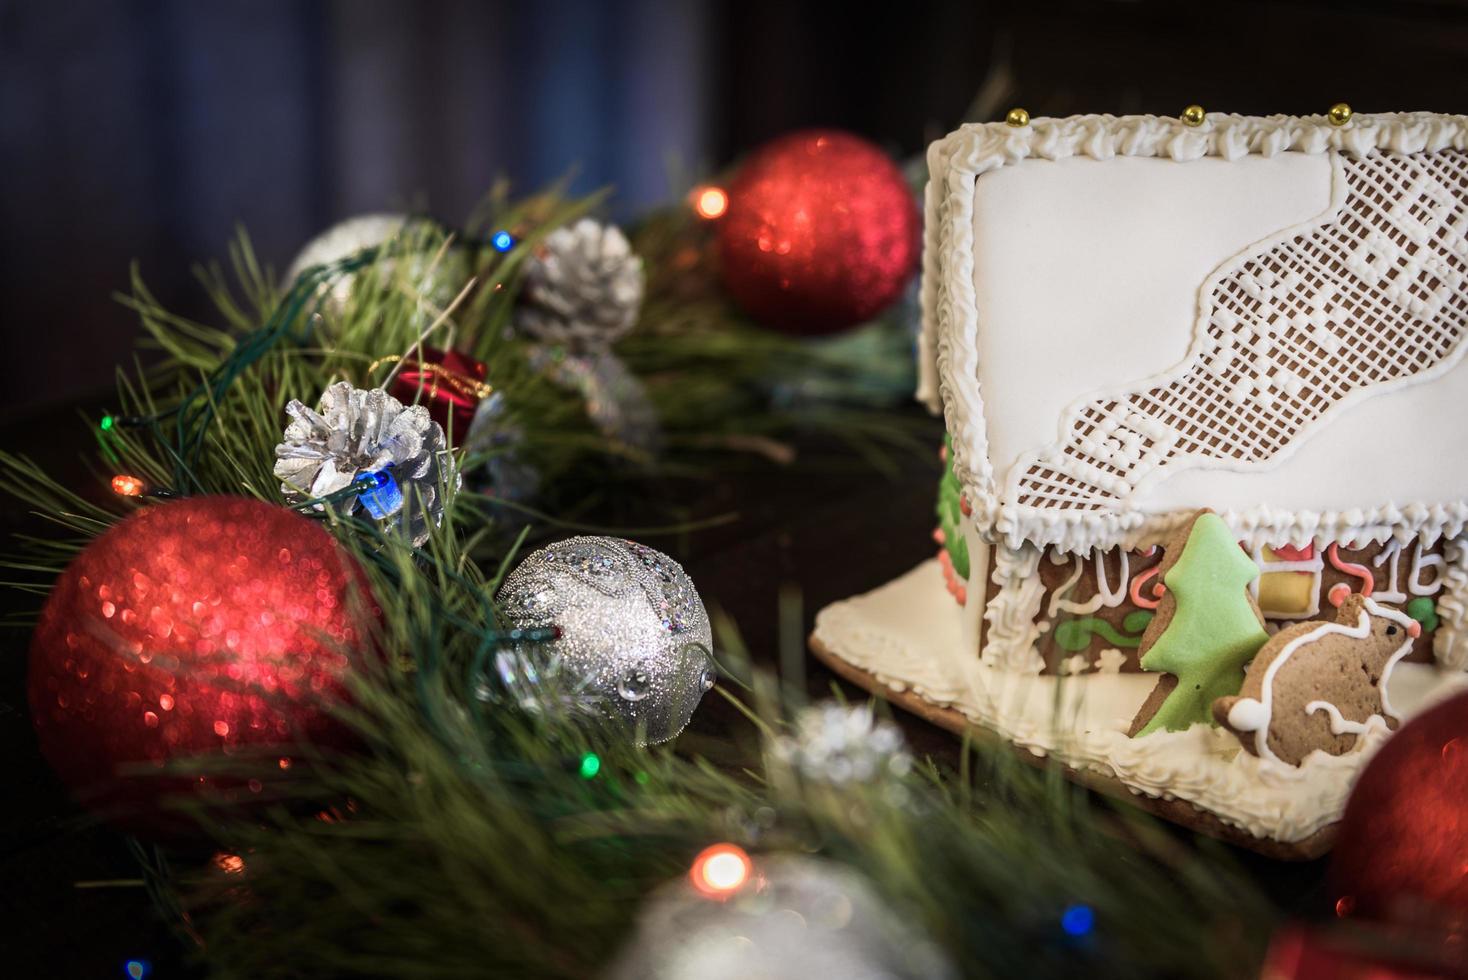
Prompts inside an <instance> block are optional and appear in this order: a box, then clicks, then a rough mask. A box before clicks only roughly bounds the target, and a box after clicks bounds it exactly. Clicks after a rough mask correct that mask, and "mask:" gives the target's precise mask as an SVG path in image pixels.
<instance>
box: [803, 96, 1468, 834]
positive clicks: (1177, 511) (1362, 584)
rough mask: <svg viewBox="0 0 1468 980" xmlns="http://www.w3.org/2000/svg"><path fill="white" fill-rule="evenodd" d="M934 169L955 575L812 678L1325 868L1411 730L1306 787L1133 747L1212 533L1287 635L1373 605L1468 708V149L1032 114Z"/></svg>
mask: <svg viewBox="0 0 1468 980" xmlns="http://www.w3.org/2000/svg"><path fill="white" fill-rule="evenodd" d="M928 163H929V171H930V182H929V185H928V189H927V197H926V218H927V226H926V231H925V248H924V261H923V283H922V298H923V309H924V326H923V334H922V341H921V345H920V360H921V364H920V370H921V379H922V380H921V386H920V390H919V393H918V394H919V397H920V398H921V399H922V400H924V401H925V402H926V403H927V404H928V405H929V406H931V407H932V408H933V410H935V411H941V412H942V413H943V415H944V418H945V421H946V424H947V429H948V434H949V449H948V450H947V451H946V452H945V459H946V461H947V475H946V478H945V479H946V483H947V486H946V487H945V493H944V495H943V498H942V499H940V516H941V517H943V518H944V519H943V521H942V525H941V527H940V529H939V532H938V535H937V536H938V538H939V540H940V543H941V547H942V552H941V554H940V557H939V559H938V560H936V561H934V562H931V563H928V564H926V565H924V566H923V567H921V568H918V569H915V570H914V571H913V572H911V573H909V574H908V575H907V576H904V577H903V578H901V579H899V580H897V581H896V582H893V583H890V584H889V585H888V586H885V587H883V588H882V589H879V590H877V591H876V592H874V593H871V594H869V595H867V596H863V597H858V598H856V599H853V600H849V601H847V602H843V603H838V604H836V605H835V606H833V607H830V608H829V609H827V610H825V611H823V612H822V614H821V615H820V617H819V618H818V621H817V630H816V634H815V636H814V637H813V645H814V646H815V647H816V649H817V651H818V652H819V653H821V654H822V655H823V656H826V657H828V658H829V659H831V660H832V661H833V662H835V663H837V664H838V665H839V666H841V667H843V668H854V669H855V671H856V672H858V673H859V676H861V677H862V678H863V679H865V680H867V681H868V682H870V683H872V684H878V683H880V684H882V685H883V686H885V687H888V688H895V689H899V690H900V691H902V692H904V694H903V697H905V698H907V699H908V700H909V701H910V702H911V703H913V705H914V706H915V707H918V708H919V709H921V710H926V711H929V712H930V713H933V712H936V714H935V717H940V718H943V719H945V720H946V722H947V723H949V724H950V725H952V726H956V725H957V724H958V723H959V722H960V721H961V722H962V723H965V724H971V723H977V724H979V725H982V726H984V727H985V728H988V729H992V730H993V731H995V732H997V733H998V734H999V735H1000V736H1002V737H1004V738H1006V739H1008V740H1010V741H1012V742H1014V743H1016V744H1017V745H1019V746H1021V747H1023V748H1024V749H1026V750H1028V751H1029V752H1031V753H1034V754H1037V755H1040V754H1043V755H1054V756H1056V757H1057V758H1059V759H1061V760H1062V761H1063V762H1065V763H1066V764H1067V765H1068V766H1070V767H1072V768H1073V769H1074V770H1075V771H1076V772H1077V773H1081V774H1084V776H1085V777H1086V778H1088V779H1089V780H1091V781H1093V782H1097V783H1100V784H1110V785H1111V788H1115V789H1119V790H1123V791H1125V792H1127V793H1129V794H1133V795H1135V796H1137V797H1139V798H1141V799H1143V800H1146V801H1152V803H1153V804H1154V808H1156V809H1159V810H1160V811H1162V812H1165V813H1166V814H1167V815H1168V816H1171V817H1174V818H1175V819H1181V820H1182V821H1183V822H1185V823H1192V824H1194V825H1196V826H1199V827H1202V828H1203V829H1206V830H1211V831H1214V832H1216V833H1219V834H1220V835H1222V836H1230V837H1234V838H1236V839H1240V840H1242V841H1244V842H1245V843H1252V844H1255V845H1259V846H1260V847H1261V849H1272V850H1273V851H1276V852H1280V853H1284V854H1287V855H1289V856H1301V855H1306V854H1311V853H1319V852H1320V851H1321V850H1323V849H1324V848H1325V847H1327V846H1328V844H1329V839H1330V826H1331V824H1332V823H1333V822H1334V821H1335V820H1336V819H1338V817H1339V814H1340V811H1341V808H1342V806H1343V803H1344V798H1345V793H1346V792H1347V790H1348V788H1349V784H1350V778H1351V776H1352V774H1354V772H1355V770H1356V769H1357V768H1358V767H1359V766H1360V764H1361V763H1362V761H1363V760H1364V759H1365V758H1366V757H1367V756H1368V755H1369V753H1370V752H1371V751H1372V749H1373V747H1374V745H1375V744H1378V743H1379V741H1380V740H1381V738H1384V737H1386V732H1387V731H1388V730H1389V728H1390V725H1391V724H1395V722H1396V721H1397V720H1398V719H1395V718H1388V719H1385V720H1386V721H1387V722H1388V723H1389V724H1388V725H1386V726H1382V731H1381V732H1380V733H1378V734H1376V735H1374V736H1373V737H1366V736H1365V735H1363V736H1362V737H1360V738H1357V739H1355V743H1356V744H1354V745H1353V746H1352V750H1351V751H1347V752H1343V753H1341V754H1327V753H1324V752H1322V753H1317V754H1315V755H1312V756H1311V757H1310V758H1309V759H1306V760H1305V762H1304V763H1303V764H1301V765H1298V766H1279V765H1275V764H1274V761H1272V760H1270V759H1268V758H1266V759H1262V760H1261V759H1260V758H1258V757H1256V756H1255V755H1253V754H1251V753H1249V752H1243V751H1241V750H1240V747H1239V744H1238V742H1237V740H1234V739H1231V738H1230V736H1229V734H1228V733H1227V732H1226V731H1223V730H1222V729H1220V728H1218V727H1214V726H1211V725H1207V724H1201V725H1197V726H1195V727H1194V728H1191V729H1188V730H1185V731H1166V732H1159V733H1156V734H1153V735H1149V736H1147V737H1142V738H1137V737H1132V735H1129V734H1128V727H1129V726H1128V724H1127V719H1128V718H1129V717H1130V716H1131V715H1132V714H1134V713H1135V711H1136V709H1137V707H1138V705H1139V704H1141V703H1142V702H1143V701H1144V700H1145V699H1146V698H1147V695H1148V692H1149V690H1150V689H1151V687H1152V685H1153V684H1154V683H1155V681H1156V679H1157V678H1156V675H1155V674H1149V673H1148V672H1146V671H1144V670H1143V669H1142V667H1143V666H1144V665H1143V664H1142V663H1139V657H1138V651H1139V649H1144V648H1145V644H1144V637H1145V636H1146V634H1147V629H1148V626H1149V624H1150V623H1151V620H1152V619H1153V617H1154V616H1155V615H1156V610H1157V608H1158V606H1159V603H1161V602H1163V601H1164V596H1165V595H1166V583H1165V582H1164V581H1163V576H1162V575H1160V574H1159V571H1160V563H1161V562H1162V561H1163V560H1164V548H1163V545H1164V542H1165V541H1166V540H1167V539H1168V536H1169V535H1170V534H1172V533H1173V532H1175V531H1176V530H1177V529H1178V528H1179V527H1181V526H1182V525H1183V524H1185V523H1186V522H1188V521H1189V520H1190V519H1191V517H1192V515H1193V514H1195V513H1196V512H1197V511H1198V510H1199V509H1200V508H1208V509H1211V510H1212V511H1214V512H1215V513H1216V514H1217V515H1218V516H1219V517H1220V518H1221V519H1222V520H1223V521H1224V522H1225V523H1226V525H1227V527H1228V529H1229V530H1230V531H1231V532H1232V535H1233V537H1234V539H1235V540H1236V541H1237V542H1238V544H1239V546H1240V547H1241V548H1243V549H1244V551H1245V552H1246V553H1247V554H1248V555H1249V557H1250V558H1251V559H1252V560H1253V562H1254V563H1255V565H1256V566H1257V572H1258V574H1257V575H1255V576H1254V578H1253V580H1252V581H1251V582H1250V584H1249V586H1248V588H1249V590H1250V596H1251V597H1252V599H1253V601H1254V602H1255V603H1256V604H1257V607H1258V609H1259V612H1260V613H1261V614H1262V617H1263V620H1264V628H1265V629H1266V630H1267V631H1268V632H1269V633H1275V632H1277V631H1278V630H1280V629H1282V628H1286V627H1288V626H1289V625H1290V624H1292V623H1305V622H1314V621H1319V620H1331V619H1333V618H1334V617H1335V615H1336V610H1337V608H1338V607H1340V606H1341V605H1342V603H1343V602H1344V601H1345V600H1346V598H1347V597H1348V596H1350V595H1353V594H1354V595H1359V596H1363V597H1370V598H1371V599H1372V600H1373V603H1374V604H1375V606H1374V608H1375V607H1380V608H1383V609H1388V610H1392V611H1394V613H1396V614H1400V615H1402V616H1405V617H1410V620H1411V621H1412V622H1413V623H1415V624H1418V625H1416V626H1413V628H1412V634H1413V638H1412V640H1411V646H1410V649H1404V650H1403V651H1402V657H1401V658H1400V659H1401V663H1400V665H1398V666H1397V667H1396V669H1395V670H1394V671H1393V674H1392V677H1391V678H1390V679H1389V683H1390V684H1391V703H1392V704H1393V705H1394V706H1395V707H1396V709H1397V711H1398V712H1400V713H1401V714H1402V715H1403V716H1406V715H1410V714H1411V713H1412V712H1414V711H1416V710H1420V708H1421V707H1422V706H1423V705H1426V704H1428V703H1431V702H1433V701H1435V700H1436V699H1438V698H1440V697H1442V696H1444V695H1445V694H1446V693H1448V692H1451V691H1453V690H1457V689H1460V688H1461V687H1463V686H1464V684H1465V677H1464V675H1463V669H1464V668H1465V667H1468V633H1465V629H1468V627H1465V604H1468V567H1465V548H1464V531H1465V527H1464V524H1465V519H1468V417H1465V412H1464V407H1465V405H1468V363H1464V359H1463V353H1464V347H1465V344H1464V340H1465V338H1468V119H1465V118H1464V117H1459V116H1442V115H1433V114H1425V113H1410V114H1375V115H1370V116H1365V115H1360V114H1357V115H1355V116H1351V115H1350V113H1349V111H1348V110H1345V109H1344V108H1343V107H1341V108H1338V109H1337V110H1335V111H1334V112H1333V113H1332V114H1330V115H1329V116H1320V117H1308V118H1298V117H1286V116H1272V117H1267V118H1251V117H1243V116H1233V115H1217V114H1207V115H1204V114H1202V113H1198V114H1196V115H1195V116H1185V117H1184V118H1181V119H1168V118H1159V117H1153V116H1127V117H1113V116H1078V117H1072V118H1067V119H1035V120H1029V119H1028V118H1027V117H1024V116H1023V115H1022V114H1012V115H1011V118H1010V120H1009V121H1008V122H1004V123H993V124H987V125H975V126H967V127H964V128H963V129H961V130H959V131H958V132H955V133H953V134H951V135H950V136H948V137H946V138H945V139H943V140H940V141H938V142H937V143H935V144H934V145H933V146H932V148H931V149H930V150H929V153H928ZM945 579H946V581H945ZM955 600H957V601H955ZM1404 621H1405V620H1404ZM1393 663H1396V662H1395V661H1393ZM1387 683H1388V680H1387V679H1383V681H1382V684H1383V693H1384V694H1385V689H1386V685H1387ZM1057 706H1059V708H1058V710H1057ZM1275 761H1277V760H1275Z"/></svg>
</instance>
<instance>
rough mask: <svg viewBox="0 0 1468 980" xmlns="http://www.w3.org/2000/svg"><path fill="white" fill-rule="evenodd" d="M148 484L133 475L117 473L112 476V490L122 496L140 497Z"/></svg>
mask: <svg viewBox="0 0 1468 980" xmlns="http://www.w3.org/2000/svg"><path fill="white" fill-rule="evenodd" d="M146 489H148V485H147V484H145V483H144V482H143V481H142V480H139V479H138V478H137V477H135V476H129V475H128V474H126V473H119V474H117V475H116V476H114V477H113V478H112V492H113V493H116V494H121V495H122V496H124V497H141V496H142V495H143V491H144V490H146Z"/></svg>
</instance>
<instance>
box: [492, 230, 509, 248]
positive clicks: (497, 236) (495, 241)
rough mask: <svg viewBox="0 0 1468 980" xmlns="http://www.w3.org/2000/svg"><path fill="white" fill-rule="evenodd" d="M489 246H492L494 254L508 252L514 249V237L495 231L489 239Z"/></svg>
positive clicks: (504, 232)
mask: <svg viewBox="0 0 1468 980" xmlns="http://www.w3.org/2000/svg"><path fill="white" fill-rule="evenodd" d="M489 244H491V245H493V246H494V250H495V251H496V252H508V251H509V250H510V249H512V248H514V247H515V236H514V235H512V234H510V233H509V232H507V231H497V232H495V233H494V236H493V237H491V238H490V240H489Z"/></svg>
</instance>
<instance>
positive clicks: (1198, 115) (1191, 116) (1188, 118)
mask: <svg viewBox="0 0 1468 980" xmlns="http://www.w3.org/2000/svg"><path fill="white" fill-rule="evenodd" d="M1207 115H1208V113H1206V112H1204V111H1203V107H1202V106H1200V105H1190V106H1188V107H1187V108H1186V109H1184V110H1183V114H1182V121H1183V125H1184V126H1201V125H1203V119H1204V117H1205V116H1207Z"/></svg>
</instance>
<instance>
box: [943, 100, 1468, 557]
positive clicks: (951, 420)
mask: <svg viewBox="0 0 1468 980" xmlns="http://www.w3.org/2000/svg"><path fill="white" fill-rule="evenodd" d="M1446 149H1456V150H1468V117H1465V116H1449V115H1439V114H1436V113H1421V112H1419V113H1381V114H1373V115H1369V116H1355V117H1353V118H1352V119H1351V121H1350V122H1348V123H1346V124H1345V125H1343V126H1334V125H1331V124H1330V122H1329V121H1328V120H1327V119H1326V118H1325V117H1324V116H1308V117H1297V116H1268V117H1253V116H1238V115H1229V114H1210V115H1209V116H1208V117H1207V119H1206V120H1205V121H1204V123H1203V124H1202V125H1201V126H1197V127H1190V126H1186V125H1184V124H1183V123H1182V122H1181V121H1180V120H1177V119H1169V118H1163V117H1159V116H1109V115H1091V116H1070V117H1067V118H1064V119H1035V120H1031V122H1030V125H1028V126H1023V127H1016V126H1010V125H1008V124H1006V123H1002V122H1001V123H985V124H976V125H969V126H964V127H963V128H961V129H959V130H957V131H956V132H954V133H952V134H950V135H949V136H947V137H945V138H943V139H941V140H938V141H937V142H935V143H933V144H932V146H930V147H929V148H928V173H929V180H928V186H927V189H926V191H925V192H924V206H925V212H926V213H925V224H924V230H923V282H922V292H921V301H922V313H923V329H922V334H921V336H920V337H919V342H918V356H919V384H918V391H917V397H918V399H919V400H921V401H923V402H924V403H925V404H927V406H928V407H929V409H930V410H932V411H934V412H937V411H941V412H942V413H943V416H944V421H945V423H946V425H947V428H948V432H949V433H950V434H951V435H952V436H953V467H954V473H955V474H956V475H957V477H958V480H959V482H960V484H962V486H963V488H964V491H965V492H966V493H967V494H968V498H969V501H970V504H971V505H972V507H973V509H974V516H975V519H976V522H977V523H978V524H980V525H981V526H982V527H986V528H988V529H989V533H988V534H986V537H989V538H990V539H991V540H992V539H993V538H994V537H996V536H1001V535H1002V536H1003V537H1005V538H1006V539H1008V541H1009V543H1010V544H1011V546H1013V547H1018V546H1020V545H1021V544H1024V543H1026V541H1027V540H1031V539H1029V538H1027V536H1026V534H1025V533H1024V531H1025V528H1024V526H1023V525H1024V524H1025V523H1027V521H1023V520H1022V521H1020V522H1018V523H1017V522H1016V521H1015V520H1013V519H1012V517H1011V515H1012V514H1014V513H1016V512H1018V513H1019V514H1020V515H1021V516H1022V517H1024V518H1032V517H1035V516H1041V514H1042V513H1043V516H1044V518H1045V522H1046V525H1047V526H1046V533H1045V534H1044V535H1043V538H1044V540H1043V541H1032V543H1036V544H1039V543H1044V544H1050V545H1054V546H1055V547H1057V548H1059V549H1061V550H1062V551H1066V552H1079V551H1086V550H1089V549H1091V548H1093V547H1098V546H1099V547H1115V546H1120V547H1124V548H1136V547H1139V546H1143V545H1147V544H1153V543H1156V542H1157V541H1159V540H1160V539H1161V538H1163V537H1164V536H1166V534H1167V533H1168V532H1169V531H1170V530H1172V529H1173V528H1175V527H1177V526H1178V525H1179V524H1180V523H1181V522H1183V521H1184V520H1186V516H1187V515H1185V514H1147V513H1143V512H1141V511H1136V510H1129V511H1111V512H1101V513H1096V512H1087V513H1084V514H1080V513H1074V512H1072V513H1063V512H1062V513H1056V512H1052V511H1043V512H1041V511H1040V510H1039V509H1038V508H1031V507H1022V508H1011V509H1010V511H1008V512H1001V508H1000V506H999V495H998V493H997V492H996V489H995V484H994V470H993V466H992V464H991V463H990V461H989V455H988V436H987V430H986V428H985V421H984V403H983V397H982V393H981V392H980V390H979V381H978V343H977V332H978V307H977V298H976V296H975V287H974V276H973V274H974V269H973V222H972V214H973V200H974V195H975V183H976V179H977V178H978V177H979V176H981V175H982V174H985V173H988V172H991V171H993V170H996V169H998V168H999V167H1002V166H1004V165H1006V164H1010V163H1016V162H1019V161H1021V160H1024V159H1026V158H1029V157H1036V158H1040V159H1046V160H1058V159H1063V158H1066V157H1072V156H1087V157H1091V158H1093V159H1097V160H1106V159H1111V158H1112V157H1116V156H1135V157H1168V158H1170V159H1173V160H1175V161H1178V162H1186V161H1189V160H1196V159H1199V158H1201V157H1205V156H1217V157H1222V158H1223V159H1225V160H1236V159H1238V158H1240V157H1243V156H1246V155H1248V154H1251V153H1257V154H1260V155H1262V156H1273V155H1275V154H1277V153H1283V152H1286V151H1292V152H1300V153H1313V154H1319V153H1325V152H1328V151H1332V150H1336V151H1340V152H1343V153H1349V154H1355V155H1360V156H1369V155H1371V154H1373V153H1375V152H1376V151H1378V150H1389V151H1391V152H1394V153H1420V152H1429V153H1430V152H1436V151H1440V150H1446ZM1220 516H1222V517H1223V518H1224V520H1226V521H1227V522H1228V523H1229V526H1230V527H1231V528H1233V529H1234V531H1235V533H1237V534H1239V535H1240V537H1241V540H1243V541H1244V542H1245V543H1246V544H1247V545H1248V546H1250V547H1258V546H1261V545H1268V544H1279V543H1282V542H1285V541H1288V542H1289V543H1292V544H1303V543H1305V541H1306V540H1309V539H1313V538H1326V539H1329V540H1332V541H1337V542H1341V543H1344V542H1347V541H1357V542H1363V543H1364V542H1367V541H1370V542H1380V541H1385V540H1387V539H1389V538H1396V539H1398V540H1407V539H1410V538H1414V537H1416V538H1421V539H1422V540H1423V541H1424V542H1425V543H1432V542H1435V541H1436V540H1437V539H1438V538H1439V537H1441V536H1444V535H1445V536H1447V537H1453V538H1456V537H1458V536H1460V535H1462V533H1463V531H1464V528H1465V526H1468V500H1458V501H1452V502H1449V503H1443V504H1423V503H1408V504H1403V505H1395V504H1387V505H1384V506H1381V507H1376V508H1371V509H1351V510H1346V511H1326V512H1312V511H1284V510H1279V509H1270V508H1268V507H1263V506H1261V507H1259V508H1253V509H1250V510H1247V511H1229V512H1225V513H1221V514H1220Z"/></svg>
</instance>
